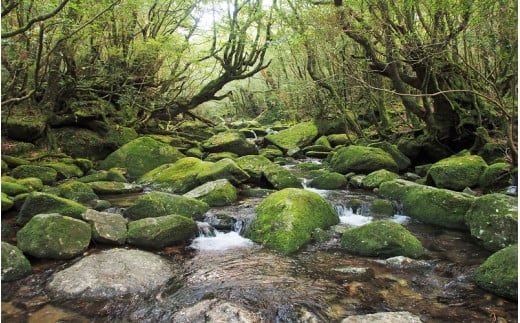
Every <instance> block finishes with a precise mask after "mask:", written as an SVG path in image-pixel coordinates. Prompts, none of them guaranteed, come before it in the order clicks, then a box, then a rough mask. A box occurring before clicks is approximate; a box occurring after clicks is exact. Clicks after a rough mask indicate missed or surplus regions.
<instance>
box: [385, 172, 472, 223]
mask: <svg viewBox="0 0 520 323" xmlns="http://www.w3.org/2000/svg"><path fill="white" fill-rule="evenodd" d="M379 193H380V195H382V196H383V197H387V198H391V199H395V200H397V201H399V202H400V203H401V204H402V206H403V213H404V214H405V215H407V216H410V217H412V218H414V219H417V220H419V221H422V222H424V223H429V224H435V225H438V226H441V227H445V228H452V229H467V225H466V220H465V215H466V212H467V211H468V210H469V208H470V207H471V205H472V203H473V201H474V200H475V197H473V196H470V195H467V194H463V193H459V192H455V191H451V190H447V189H440V188H436V187H431V186H426V185H420V184H416V183H413V182H409V181H405V180H401V179H397V180H395V181H390V182H384V183H382V184H381V186H380V187H379Z"/></svg>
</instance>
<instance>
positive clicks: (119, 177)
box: [78, 168, 128, 183]
mask: <svg viewBox="0 0 520 323" xmlns="http://www.w3.org/2000/svg"><path fill="white" fill-rule="evenodd" d="M124 173H126V171H125V170H123V169H121V168H111V169H109V170H108V171H106V170H102V171H99V172H95V173H92V174H89V175H87V176H83V177H81V178H78V181H80V182H83V183H91V182H105V181H106V182H120V183H128V180H127V179H126V177H125V175H124Z"/></svg>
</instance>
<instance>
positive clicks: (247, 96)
mask: <svg viewBox="0 0 520 323" xmlns="http://www.w3.org/2000/svg"><path fill="white" fill-rule="evenodd" d="M1 36H2V98H1V101H2V120H3V122H4V121H5V120H6V119H8V118H9V117H10V116H13V115H17V114H24V115H27V114H29V115H40V116H44V118H45V124H46V127H47V128H46V129H48V128H51V127H60V126H65V125H70V124H74V125H79V126H84V127H91V128H96V129H98V128H99V127H101V128H103V127H104V126H103V124H104V125H114V124H115V125H119V126H125V127H132V128H135V129H137V130H143V129H147V130H148V131H150V129H151V128H160V129H162V130H168V129H169V127H170V128H171V127H172V125H173V126H174V125H175V123H176V122H179V120H180V118H181V116H183V117H192V118H198V119H201V120H204V121H205V122H208V123H212V124H216V123H219V122H221V121H223V120H228V119H230V120H237V119H244V120H253V119H254V120H257V121H259V122H263V123H272V122H275V121H282V122H285V123H292V122H297V121H303V120H307V119H309V118H325V119H327V118H328V119H332V118H333V119H340V120H342V122H343V123H344V125H345V132H352V133H355V134H357V135H358V136H360V137H366V138H367V139H368V140H377V139H396V138H397V137H399V136H402V135H410V134H412V135H414V136H417V135H418V134H420V135H424V136H426V137H427V138H428V139H429V140H430V141H431V142H435V143H437V144H438V145H440V146H442V147H447V149H449V150H451V151H453V152H457V151H459V150H461V149H476V147H477V146H478V145H481V144H482V142H484V141H486V140H490V138H493V140H499V141H502V142H505V143H506V146H507V147H508V148H507V150H508V151H507V154H508V155H510V156H511V158H512V159H513V160H514V161H516V154H517V153H516V141H517V137H516V133H517V127H516V126H517V83H518V74H517V62H518V57H517V56H518V55H517V2H516V1H506V0H499V1H490V0H482V1H470V0H463V1H453V0H433V1H425V0H403V1H399V2H396V1H393V0H353V1H342V0H330V1H327V0H324V1H321V0H316V1H307V0H305V1H304V0H273V1H261V0H259V1H254V0H212V1H211V0H204V1H203V0H200V1H191V0H190V1H188V0H146V1H140V0H139V1H137V0H126V1H120V0H117V1H110V0H81V1H79V0H46V1H43V0H25V1H21V0H20V1H17V0H12V1H3V2H2V33H1ZM93 121H96V123H93ZM93 124H95V125H96V126H95V127H94V126H92V125H93Z"/></svg>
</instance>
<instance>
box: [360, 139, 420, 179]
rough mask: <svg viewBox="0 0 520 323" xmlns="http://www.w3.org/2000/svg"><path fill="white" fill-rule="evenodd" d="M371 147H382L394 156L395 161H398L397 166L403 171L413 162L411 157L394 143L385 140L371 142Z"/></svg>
mask: <svg viewBox="0 0 520 323" xmlns="http://www.w3.org/2000/svg"><path fill="white" fill-rule="evenodd" d="M370 147H376V148H381V149H383V150H384V151H386V152H387V153H389V154H390V156H392V158H393V159H394V161H395V162H396V163H397V167H398V168H399V171H400V172H402V171H404V170H406V169H407V168H409V167H410V166H411V164H412V162H411V161H410V158H408V157H407V156H406V155H405V154H403V153H402V152H401V151H400V150H399V149H398V148H397V145H392V144H391V143H389V142H386V141H383V142H378V143H374V144H371V145H370Z"/></svg>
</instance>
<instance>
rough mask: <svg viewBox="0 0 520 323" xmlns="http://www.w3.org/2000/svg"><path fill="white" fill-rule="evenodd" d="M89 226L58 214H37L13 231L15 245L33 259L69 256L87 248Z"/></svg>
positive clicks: (80, 252)
mask: <svg viewBox="0 0 520 323" xmlns="http://www.w3.org/2000/svg"><path fill="white" fill-rule="evenodd" d="M90 238H91V229H90V226H89V225H88V224H87V223H85V222H83V221H81V220H78V219H73V218H71V217H68V216H63V215H60V214H57V213H53V214H38V215H35V216H34V217H32V218H31V220H30V221H29V222H28V223H27V224H26V225H25V226H24V227H23V228H22V229H21V230H20V231H18V233H17V234H16V239H17V241H18V248H20V249H21V250H22V251H23V252H24V253H26V254H28V255H31V256H34V257H36V258H48V259H70V258H73V257H75V256H77V255H80V254H82V253H83V251H85V250H87V248H88V246H89V243H90Z"/></svg>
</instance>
